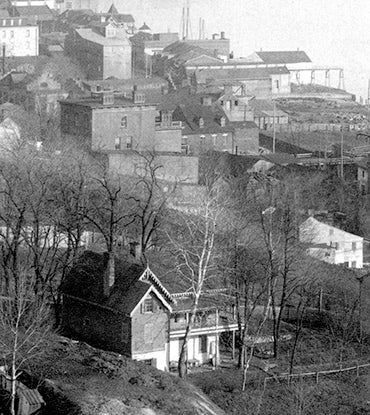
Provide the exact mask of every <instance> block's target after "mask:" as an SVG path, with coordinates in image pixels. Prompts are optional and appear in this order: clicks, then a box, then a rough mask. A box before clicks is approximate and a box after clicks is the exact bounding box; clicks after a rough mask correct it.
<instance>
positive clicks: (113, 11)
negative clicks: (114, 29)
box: [107, 3, 118, 14]
mask: <svg viewBox="0 0 370 415" xmlns="http://www.w3.org/2000/svg"><path fill="white" fill-rule="evenodd" d="M107 14H118V10H117V8H116V6H115V5H114V3H112V4H111V6H110V7H109V10H108V11H107Z"/></svg>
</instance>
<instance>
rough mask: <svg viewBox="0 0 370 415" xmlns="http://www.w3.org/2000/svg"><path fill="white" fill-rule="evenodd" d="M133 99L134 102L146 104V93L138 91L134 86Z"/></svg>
mask: <svg viewBox="0 0 370 415" xmlns="http://www.w3.org/2000/svg"><path fill="white" fill-rule="evenodd" d="M133 101H134V104H145V93H144V92H140V91H138V90H137V88H136V87H134V92H133Z"/></svg>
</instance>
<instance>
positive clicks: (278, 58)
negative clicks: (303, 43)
mask: <svg viewBox="0 0 370 415" xmlns="http://www.w3.org/2000/svg"><path fill="white" fill-rule="evenodd" d="M256 55H258V57H259V58H260V59H262V60H263V62H264V63H266V64H288V63H300V62H311V59H310V58H309V57H308V56H307V54H306V52H304V51H303V50H293V51H271V52H262V51H261V52H256Z"/></svg>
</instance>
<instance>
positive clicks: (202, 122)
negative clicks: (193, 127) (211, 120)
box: [199, 117, 204, 128]
mask: <svg viewBox="0 0 370 415" xmlns="http://www.w3.org/2000/svg"><path fill="white" fill-rule="evenodd" d="M203 127H204V119H203V118H202V117H200V118H199V128H203Z"/></svg>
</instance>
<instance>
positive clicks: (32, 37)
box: [0, 17, 39, 57]
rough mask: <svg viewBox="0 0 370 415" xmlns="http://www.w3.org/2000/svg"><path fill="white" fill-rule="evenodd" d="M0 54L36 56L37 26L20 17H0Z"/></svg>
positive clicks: (37, 45) (37, 52)
mask: <svg viewBox="0 0 370 415" xmlns="http://www.w3.org/2000/svg"><path fill="white" fill-rule="evenodd" d="M0 38H1V55H3V54H4V52H5V56H7V57H11V56H38V54H39V28H38V26H37V25H36V24H35V25H33V24H29V23H28V20H26V19H24V18H21V17H10V18H6V19H0Z"/></svg>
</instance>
